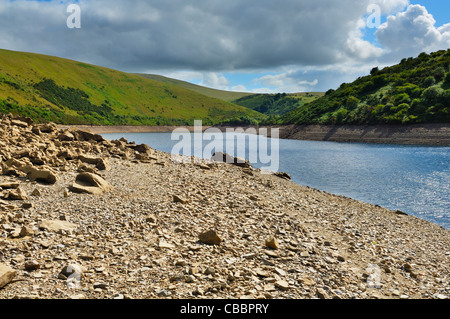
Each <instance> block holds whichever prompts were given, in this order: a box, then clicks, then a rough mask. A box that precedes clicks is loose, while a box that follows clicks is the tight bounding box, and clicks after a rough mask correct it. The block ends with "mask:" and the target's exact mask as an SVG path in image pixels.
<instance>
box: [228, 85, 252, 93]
mask: <svg viewBox="0 0 450 319" xmlns="http://www.w3.org/2000/svg"><path fill="white" fill-rule="evenodd" d="M231 91H234V92H248V89H247V88H246V87H245V86H244V85H242V84H240V85H236V86H233V87H232V88H231Z"/></svg>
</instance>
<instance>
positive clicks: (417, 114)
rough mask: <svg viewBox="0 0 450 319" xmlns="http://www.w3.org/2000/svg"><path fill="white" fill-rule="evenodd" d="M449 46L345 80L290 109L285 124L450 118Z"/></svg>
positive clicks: (433, 120) (439, 121)
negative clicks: (446, 48)
mask: <svg viewBox="0 0 450 319" xmlns="http://www.w3.org/2000/svg"><path fill="white" fill-rule="evenodd" d="M449 71H450V49H449V50H446V51H444V50H442V51H438V52H434V53H431V54H426V53H421V54H420V55H419V56H418V57H417V58H412V57H411V58H405V59H403V60H402V61H401V63H400V64H398V65H394V66H391V67H386V68H384V69H382V70H380V69H379V68H378V67H375V68H373V69H372V71H371V74H370V75H368V76H365V77H361V78H358V79H357V80H356V81H354V82H353V83H344V84H342V85H341V86H340V87H339V88H338V89H337V90H329V91H328V92H327V93H326V94H325V96H324V97H322V98H319V99H317V100H315V101H313V102H311V103H308V104H305V105H303V106H301V107H299V108H297V109H296V110H294V111H292V112H290V113H288V114H286V115H285V116H284V117H283V118H282V121H281V122H282V123H283V124H338V125H340V124H358V125H361V124H364V125H366V124H415V123H449V122H450V72H449Z"/></svg>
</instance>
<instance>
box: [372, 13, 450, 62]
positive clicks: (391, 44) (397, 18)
mask: <svg viewBox="0 0 450 319" xmlns="http://www.w3.org/2000/svg"><path fill="white" fill-rule="evenodd" d="M435 24H436V20H435V19H434V18H433V15H431V14H430V13H428V11H427V9H426V8H425V7H424V6H421V5H410V6H408V8H407V10H406V11H404V12H400V13H398V14H396V15H391V16H389V17H388V18H387V21H386V22H385V23H384V24H382V25H381V26H380V28H379V29H378V30H377V32H376V36H377V38H378V39H379V41H380V43H381V45H382V46H383V47H384V48H385V49H386V50H388V51H389V52H390V54H388V55H387V56H386V57H385V58H392V57H393V56H395V57H398V58H400V57H409V56H417V55H418V54H419V53H421V52H432V51H437V50H440V49H447V48H448V47H449V44H450V25H444V26H442V27H440V28H437V27H436V26H435Z"/></svg>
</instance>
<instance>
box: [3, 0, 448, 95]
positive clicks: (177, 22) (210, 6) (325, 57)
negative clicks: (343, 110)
mask: <svg viewBox="0 0 450 319" xmlns="http://www.w3.org/2000/svg"><path fill="white" fill-rule="evenodd" d="M73 3H78V4H79V6H80V8H81V28H80V29H69V28H68V27H67V25H66V20H67V18H68V15H69V13H67V10H66V9H67V6H68V5H69V4H73ZM371 5H377V6H378V8H379V9H380V10H381V12H382V15H381V26H380V27H379V28H368V27H367V26H366V22H367V17H368V14H367V8H368V7H369V6H371ZM449 12H450V1H441V0H439V1H438V0H339V1H330V0H301V1H299V0H277V1H273V0H259V1H258V2H257V5H255V1H252V0H227V1H225V0H170V1H167V0H133V1H125V0H95V1H93V0H79V1H72V0H64V1H61V0H54V1H49V0H14V1H10V0H0V48H2V49H9V50H17V51H27V52H35V53H42V54H48V55H54V56H59V57H64V58H69V59H73V60H78V61H83V62H86V63H92V64H96V65H101V66H105V67H110V68H113V69H118V70H121V71H125V72H141V73H142V72H144V73H156V74H162V75H165V76H169V77H174V78H178V79H181V80H186V81H189V82H192V83H196V84H201V85H205V86H208V87H213V88H218V89H225V90H235V91H252V92H287V93H290V92H304V91H326V90H328V89H330V88H336V87H338V86H339V85H340V84H341V83H343V82H350V81H353V80H354V79H356V78H357V77H359V76H362V75H366V74H368V73H369V71H370V70H371V69H372V68H373V67H374V66H379V67H383V66H388V65H393V64H396V63H398V62H399V61H400V60H401V59H402V58H404V57H410V56H417V55H418V54H419V53H421V52H423V51H425V52H432V51H436V50H441V49H448V48H449V47H450V15H449V14H448V13H449Z"/></svg>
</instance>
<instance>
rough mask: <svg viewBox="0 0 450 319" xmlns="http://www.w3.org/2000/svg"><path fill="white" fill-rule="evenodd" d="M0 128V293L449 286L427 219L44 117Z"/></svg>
mask: <svg viewBox="0 0 450 319" xmlns="http://www.w3.org/2000/svg"><path fill="white" fill-rule="evenodd" d="M0 135H1V136H2V141H1V143H0V144H2V154H1V156H2V157H3V159H2V166H1V167H2V173H3V174H2V175H0V185H1V186H0V187H1V190H0V195H1V196H0V197H1V199H0V210H1V211H2V212H3V214H2V215H1V216H0V226H1V227H0V300H1V299H166V298H171V299H201V298H208V299H240V298H250V299H259V300H261V299H312V298H321V299H331V298H336V299H374V298H376V299H408V298H410V299H447V298H448V297H449V296H448V287H449V276H450V272H449V268H448V265H449V259H450V232H449V231H448V230H446V229H444V228H443V227H441V226H439V225H437V224H434V223H431V222H428V221H425V220H422V219H420V218H417V217H414V216H410V215H406V214H404V213H402V212H399V211H392V210H389V209H386V208H383V207H380V206H377V205H371V204H368V203H364V202H361V201H357V200H353V199H350V198H347V197H343V196H336V195H332V194H329V193H326V192H322V191H319V190H316V189H312V188H309V187H304V186H301V185H298V184H295V183H294V182H292V181H289V180H286V179H284V178H283V177H281V178H280V176H277V175H273V174H264V173H263V172H261V171H259V170H257V169H253V168H252V167H240V166H237V165H231V164H225V163H218V162H213V163H211V162H208V161H204V160H200V159H198V161H195V160H192V161H188V162H186V163H178V162H175V161H173V159H172V157H171V155H170V154H168V153H164V152H161V151H157V150H153V149H151V148H150V147H148V146H146V145H143V144H142V145H136V144H135V143H130V142H127V141H125V140H119V141H108V140H105V139H103V138H102V137H101V136H98V135H96V134H90V133H88V132H84V131H78V130H72V131H71V132H64V131H61V130H58V129H57V128H56V126H55V125H46V124H43V125H33V124H28V123H25V122H22V121H20V120H17V119H10V118H9V117H3V118H1V119H0ZM25 141H27V142H25ZM81 177H83V179H82V178H81ZM86 177H91V179H86ZM43 181H45V183H44V182H43ZM211 232H212V233H213V234H212V235H211ZM207 234H209V236H206V235H207ZM69 268H70V269H72V273H71V272H70V271H69ZM74 272H77V274H78V275H79V276H78V286H77V285H75V286H73V284H74V282H75V283H77V281H70V279H71V278H72V274H74ZM373 274H375V275H377V276H375V277H372V275H373ZM69 283H70V284H72V286H71V285H69Z"/></svg>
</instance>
